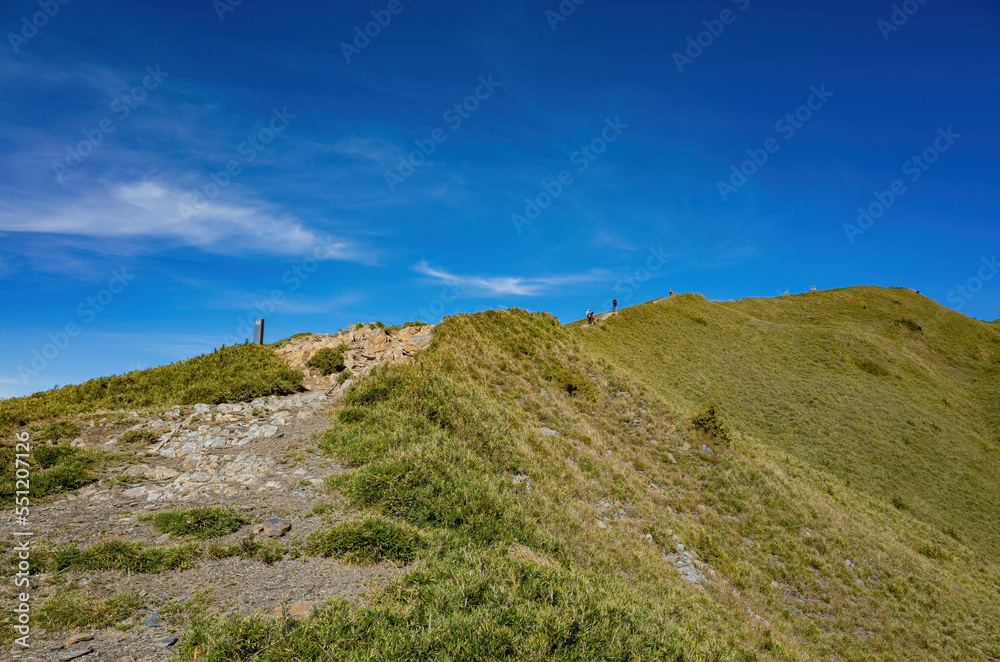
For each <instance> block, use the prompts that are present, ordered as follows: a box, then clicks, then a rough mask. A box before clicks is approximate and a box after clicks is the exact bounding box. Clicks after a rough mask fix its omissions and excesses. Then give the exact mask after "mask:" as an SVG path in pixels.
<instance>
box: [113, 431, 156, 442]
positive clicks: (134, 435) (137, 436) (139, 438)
mask: <svg viewBox="0 0 1000 662" xmlns="http://www.w3.org/2000/svg"><path fill="white" fill-rule="evenodd" d="M159 440H160V435H158V434H157V433H156V432H155V431H154V430H150V429H148V428H144V429H139V430H128V431H127V432H124V433H123V434H122V435H121V436H119V437H118V443H119V444H121V445H123V446H149V445H151V444H155V443H156V442H158V441H159Z"/></svg>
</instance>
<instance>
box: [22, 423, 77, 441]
mask: <svg viewBox="0 0 1000 662" xmlns="http://www.w3.org/2000/svg"><path fill="white" fill-rule="evenodd" d="M82 431H83V427H82V426H81V425H80V424H79V423H77V422H76V421H56V422H54V423H49V424H48V425H46V426H45V427H43V428H42V429H41V431H39V432H38V434H36V435H34V437H35V439H36V440H39V441H51V442H54V443H56V442H60V441H63V440H64V439H74V438H76V437H79V436H80V433H81V432H82Z"/></svg>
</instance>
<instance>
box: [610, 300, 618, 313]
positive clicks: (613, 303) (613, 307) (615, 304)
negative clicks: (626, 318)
mask: <svg viewBox="0 0 1000 662" xmlns="http://www.w3.org/2000/svg"><path fill="white" fill-rule="evenodd" d="M617 308H618V299H612V300H611V312H615V310H616V309H617Z"/></svg>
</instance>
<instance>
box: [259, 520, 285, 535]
mask: <svg viewBox="0 0 1000 662" xmlns="http://www.w3.org/2000/svg"><path fill="white" fill-rule="evenodd" d="M291 530H292V523H291V522H286V521H285V520H282V519H277V518H271V519H269V520H264V523H263V524H259V525H258V526H257V533H263V534H264V535H265V536H267V537H268V538H280V537H281V536H283V535H285V534H286V533H288V532H289V531H291Z"/></svg>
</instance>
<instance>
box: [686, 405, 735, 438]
mask: <svg viewBox="0 0 1000 662" xmlns="http://www.w3.org/2000/svg"><path fill="white" fill-rule="evenodd" d="M691 423H692V424H693V425H694V426H695V427H696V428H698V429H699V430H704V431H705V432H707V433H708V434H710V435H712V437H714V438H715V440H716V441H719V442H721V443H724V444H731V443H732V442H733V434H732V432H731V431H730V430H729V426H727V425H726V424H725V423H724V422H723V421H722V419H721V418H719V414H718V412H716V410H715V405H714V404H712V405H709V406H708V409H706V410H705V411H703V412H701V413H699V414H698V415H697V416H695V417H694V418H693V419H692V420H691Z"/></svg>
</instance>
